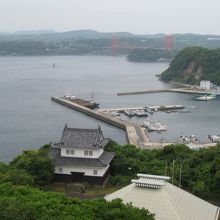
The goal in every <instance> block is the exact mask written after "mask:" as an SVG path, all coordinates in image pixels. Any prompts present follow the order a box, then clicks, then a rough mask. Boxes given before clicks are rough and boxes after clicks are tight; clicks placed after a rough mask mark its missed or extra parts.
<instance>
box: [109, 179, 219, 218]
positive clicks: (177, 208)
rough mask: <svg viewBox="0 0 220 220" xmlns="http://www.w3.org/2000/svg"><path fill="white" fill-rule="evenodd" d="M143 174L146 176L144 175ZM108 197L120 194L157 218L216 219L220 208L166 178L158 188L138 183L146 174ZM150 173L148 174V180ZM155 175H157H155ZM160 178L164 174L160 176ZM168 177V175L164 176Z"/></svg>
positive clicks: (120, 196) (122, 197)
mask: <svg viewBox="0 0 220 220" xmlns="http://www.w3.org/2000/svg"><path fill="white" fill-rule="evenodd" d="M142 177H143V176H142ZM142 177H141V178H140V179H139V180H136V181H134V180H133V183H132V184H130V185H128V186H126V187H124V188H122V189H120V190H118V191H116V192H114V193H112V194H109V195H107V196H106V197H105V199H106V200H108V201H111V200H113V199H116V198H120V199H122V200H123V202H124V203H132V205H133V206H135V207H138V208H146V209H148V210H149V211H150V212H151V213H154V214H155V219H156V220H217V219H218V215H219V208H218V207H216V206H214V205H212V204H210V203H208V202H206V201H204V200H202V199H200V198H198V197H196V196H194V195H192V194H190V193H188V192H186V191H184V190H182V189H180V188H178V187H176V186H174V185H172V184H170V183H167V182H165V184H163V186H162V185H161V186H160V187H159V188H152V187H150V186H148V184H146V185H145V187H143V186H141V187H139V186H140V185H139V184H137V181H140V180H141V182H143V181H144V180H143V178H142ZM149 178H150V175H148V176H147V179H148V180H146V181H147V183H148V181H149ZM152 178H155V176H152ZM155 179H156V178H155ZM159 179H161V178H159ZM162 179H165V178H162Z"/></svg>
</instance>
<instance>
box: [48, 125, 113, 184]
mask: <svg viewBox="0 0 220 220" xmlns="http://www.w3.org/2000/svg"><path fill="white" fill-rule="evenodd" d="M107 143H108V139H106V138H104V136H103V133H102V130H101V128H100V127H98V128H97V129H80V128H69V127H67V124H66V125H65V127H64V129H63V133H62V137H61V140H60V142H59V143H55V144H53V146H52V147H51V150H50V155H51V157H52V161H53V163H54V165H55V174H54V181H55V182H65V183H70V182H82V183H89V184H92V185H105V184H106V182H107V180H108V177H109V171H110V163H111V161H112V159H113V158H114V153H112V152H106V151H104V147H105V146H106V144H107Z"/></svg>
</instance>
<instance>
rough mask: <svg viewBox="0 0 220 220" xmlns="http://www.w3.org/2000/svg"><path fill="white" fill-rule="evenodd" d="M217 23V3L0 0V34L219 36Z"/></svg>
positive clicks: (219, 13)
mask: <svg viewBox="0 0 220 220" xmlns="http://www.w3.org/2000/svg"><path fill="white" fill-rule="evenodd" d="M219 21H220V0H0V32H1V31H10V32H11V31H17V30H37V29H54V30H56V31H69V30H75V29H94V30H98V31H103V32H108V31H109V32H112V31H128V32H133V33H137V34H153V33H168V34H171V33H201V34H202V33H210V34H220V28H219Z"/></svg>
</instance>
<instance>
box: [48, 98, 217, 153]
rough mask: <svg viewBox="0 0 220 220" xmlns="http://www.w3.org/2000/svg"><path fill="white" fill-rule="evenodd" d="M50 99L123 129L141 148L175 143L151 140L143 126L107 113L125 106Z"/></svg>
mask: <svg viewBox="0 0 220 220" xmlns="http://www.w3.org/2000/svg"><path fill="white" fill-rule="evenodd" d="M51 100H52V101H54V102H56V103H59V104H61V105H64V106H66V107H68V108H71V109H74V110H76V111H79V112H81V113H83V114H86V115H88V116H90V117H93V118H96V119H98V120H101V121H104V122H106V123H108V124H110V125H113V126H115V127H118V128H120V129H123V130H124V131H125V132H126V135H127V140H128V143H129V144H131V145H134V146H137V147H139V148H141V149H160V148H163V147H165V146H167V145H171V144H175V143H166V142H160V143H157V142H155V143H154V142H151V140H150V138H149V136H148V133H147V130H146V129H145V128H143V127H141V126H140V125H138V124H135V123H131V122H127V121H123V120H121V119H119V118H116V117H113V116H112V115H110V114H109V112H111V111H120V110H121V111H122V110H125V108H118V109H99V110H92V109H89V108H87V107H84V106H82V105H79V104H77V103H74V102H72V101H71V100H67V99H65V98H58V97H51ZM155 107H156V108H158V107H160V106H151V108H155ZM164 107H168V108H173V107H175V108H181V109H182V108H183V106H181V105H176V106H163V108H164ZM138 108H139V109H141V108H143V107H138ZM138 108H131V109H138ZM127 109H130V108H127ZM213 146H216V143H205V144H199V145H195V146H194V147H195V148H196V147H213Z"/></svg>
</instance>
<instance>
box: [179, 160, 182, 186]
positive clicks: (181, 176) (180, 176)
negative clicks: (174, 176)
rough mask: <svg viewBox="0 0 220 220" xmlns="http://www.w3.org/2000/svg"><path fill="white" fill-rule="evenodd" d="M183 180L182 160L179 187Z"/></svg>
mask: <svg viewBox="0 0 220 220" xmlns="http://www.w3.org/2000/svg"><path fill="white" fill-rule="evenodd" d="M181 181H182V164H181V162H180V180H179V188H181Z"/></svg>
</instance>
